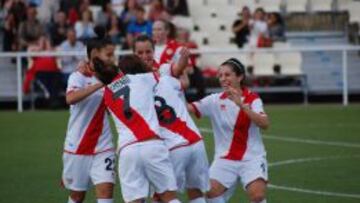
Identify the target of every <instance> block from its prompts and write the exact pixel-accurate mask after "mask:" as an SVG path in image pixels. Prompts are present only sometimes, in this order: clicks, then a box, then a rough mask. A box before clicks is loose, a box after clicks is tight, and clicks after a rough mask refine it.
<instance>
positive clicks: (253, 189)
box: [239, 158, 268, 203]
mask: <svg viewBox="0 0 360 203" xmlns="http://www.w3.org/2000/svg"><path fill="white" fill-rule="evenodd" d="M267 171H268V170H267V161H266V159H265V158H258V159H255V160H251V161H247V162H244V163H241V170H240V174H239V175H240V177H241V181H242V184H243V186H245V190H246V193H247V195H248V197H249V199H250V201H251V202H252V203H266V185H267V181H268V173H267Z"/></svg>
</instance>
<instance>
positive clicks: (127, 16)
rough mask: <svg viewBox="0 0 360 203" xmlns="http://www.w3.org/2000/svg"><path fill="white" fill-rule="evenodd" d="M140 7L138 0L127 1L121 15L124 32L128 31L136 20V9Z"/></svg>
mask: <svg viewBox="0 0 360 203" xmlns="http://www.w3.org/2000/svg"><path fill="white" fill-rule="evenodd" d="M139 6H140V5H139V4H138V3H137V1H136V0H126V1H125V3H124V9H123V11H122V12H121V14H120V21H121V23H122V24H123V26H124V27H123V30H126V28H127V26H128V24H129V23H130V22H131V21H135V19H136V8H137V7H139Z"/></svg>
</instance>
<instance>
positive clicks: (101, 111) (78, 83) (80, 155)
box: [62, 41, 115, 203]
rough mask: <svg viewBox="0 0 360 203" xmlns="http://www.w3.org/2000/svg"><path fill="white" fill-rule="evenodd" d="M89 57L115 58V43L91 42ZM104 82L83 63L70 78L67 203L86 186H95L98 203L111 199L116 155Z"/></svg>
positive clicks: (81, 196)
mask: <svg viewBox="0 0 360 203" xmlns="http://www.w3.org/2000/svg"><path fill="white" fill-rule="evenodd" d="M87 52H88V58H89V59H91V58H93V57H95V56H96V57H98V58H101V59H102V60H104V61H108V62H113V61H114V46H113V45H112V44H110V43H106V42H105V41H104V42H91V43H89V45H88V47H87ZM103 94H104V89H103V84H102V83H101V82H99V80H97V79H96V78H95V76H94V74H93V72H92V71H91V63H89V62H87V63H83V64H82V65H81V67H79V69H78V70H77V71H75V72H74V73H72V74H71V75H70V77H69V82H68V86H67V92H66V102H67V103H68V104H70V118H69V122H68V128H67V133H66V139H65V144H64V154H63V165H64V169H63V174H62V182H63V184H64V186H65V187H66V188H67V189H68V190H70V197H69V200H68V203H75V202H76V203H81V202H83V201H84V198H85V193H86V191H87V190H88V188H89V185H90V181H91V182H92V183H93V184H94V185H95V192H96V198H97V202H98V203H112V202H113V186H114V183H115V173H114V165H115V154H114V146H113V143H112V134H111V130H110V125H109V122H108V117H107V114H106V112H105V105H104V101H103Z"/></svg>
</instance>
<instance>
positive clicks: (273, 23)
mask: <svg viewBox="0 0 360 203" xmlns="http://www.w3.org/2000/svg"><path fill="white" fill-rule="evenodd" d="M267 23H268V27H269V36H270V38H271V40H272V42H276V41H285V40H286V37H285V26H284V21H283V19H282V17H281V16H280V14H279V13H270V14H269V15H268V20H267Z"/></svg>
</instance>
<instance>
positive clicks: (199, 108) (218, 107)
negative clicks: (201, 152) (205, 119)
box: [192, 88, 266, 160]
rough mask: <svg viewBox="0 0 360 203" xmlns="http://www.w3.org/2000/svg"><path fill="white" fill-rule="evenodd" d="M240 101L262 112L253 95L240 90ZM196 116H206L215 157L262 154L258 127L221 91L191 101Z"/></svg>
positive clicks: (242, 158) (247, 158) (262, 147)
mask: <svg viewBox="0 0 360 203" xmlns="http://www.w3.org/2000/svg"><path fill="white" fill-rule="evenodd" d="M243 101H244V103H245V104H249V105H250V108H251V109H252V110H253V111H254V112H256V113H261V114H264V115H265V113H264V109H263V104H262V101H261V99H260V98H259V97H258V95H257V94H255V93H253V92H251V91H250V90H248V89H246V88H244V89H243ZM192 105H193V107H194V108H195V110H196V116H197V117H201V116H202V115H204V116H209V118H210V120H211V124H212V128H213V130H214V137H215V138H214V139H215V158H225V159H230V160H250V159H253V158H256V157H263V156H265V155H266V152H265V148H264V144H263V142H262V138H261V133H260V129H259V127H258V126H257V125H256V124H255V123H254V122H251V120H250V119H249V118H248V116H247V115H246V113H245V112H244V111H241V109H240V107H238V106H237V105H236V104H235V103H234V102H233V101H231V100H230V99H229V98H228V97H227V95H226V94H225V93H218V94H212V95H209V96H207V97H205V98H203V99H202V100H200V101H198V102H194V103H192Z"/></svg>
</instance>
